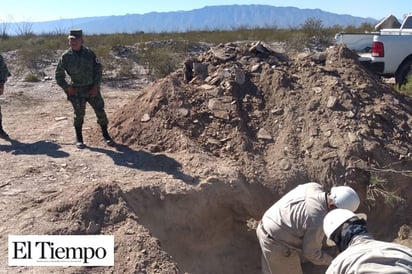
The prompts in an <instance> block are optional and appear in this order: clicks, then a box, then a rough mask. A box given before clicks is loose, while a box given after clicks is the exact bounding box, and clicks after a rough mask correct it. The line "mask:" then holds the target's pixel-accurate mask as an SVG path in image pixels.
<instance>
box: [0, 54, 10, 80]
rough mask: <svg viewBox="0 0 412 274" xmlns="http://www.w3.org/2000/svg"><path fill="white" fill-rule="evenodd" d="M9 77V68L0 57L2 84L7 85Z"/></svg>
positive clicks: (0, 78)
mask: <svg viewBox="0 0 412 274" xmlns="http://www.w3.org/2000/svg"><path fill="white" fill-rule="evenodd" d="M9 76H10V72H9V69H8V68H7V64H6V63H5V62H4V59H3V56H1V55H0V83H5V82H6V81H7V77H9Z"/></svg>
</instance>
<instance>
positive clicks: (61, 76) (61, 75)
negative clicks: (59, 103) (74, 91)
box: [54, 57, 69, 90]
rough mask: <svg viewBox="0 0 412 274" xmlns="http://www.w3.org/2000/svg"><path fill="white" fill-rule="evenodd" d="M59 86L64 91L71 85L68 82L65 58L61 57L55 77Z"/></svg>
mask: <svg viewBox="0 0 412 274" xmlns="http://www.w3.org/2000/svg"><path fill="white" fill-rule="evenodd" d="M54 77H55V79H56V82H57V84H58V85H59V86H60V87H61V88H62V89H64V90H66V89H67V87H68V86H69V84H68V83H67V81H66V70H65V68H64V66H63V57H60V59H59V62H58V63H57V67H56V71H55V75H54Z"/></svg>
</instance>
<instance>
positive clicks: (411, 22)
mask: <svg viewBox="0 0 412 274" xmlns="http://www.w3.org/2000/svg"><path fill="white" fill-rule="evenodd" d="M402 28H403V29H412V16H408V18H406V20H405V22H404V23H403V26H402Z"/></svg>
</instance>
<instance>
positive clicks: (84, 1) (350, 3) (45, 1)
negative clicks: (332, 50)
mask: <svg viewBox="0 0 412 274" xmlns="http://www.w3.org/2000/svg"><path fill="white" fill-rule="evenodd" d="M3 4H4V3H3ZM234 4H238V5H249V4H263V5H271V6H276V7H297V8H301V9H321V10H324V11H328V12H333V13H338V14H349V15H353V16H360V17H372V18H375V19H378V20H379V19H382V18H384V17H386V16H387V15H389V14H393V15H395V16H396V17H397V18H399V19H402V17H403V15H404V14H406V13H409V12H412V1H411V0H392V1H387V0H385V1H377V0H374V1H371V0H334V1H332V0H283V1H282V0H271V1H270V0H235V1H225V0H216V1H214V0H204V1H202V0H197V1H196V0H190V1H189V0H176V1H173V0H143V1H138V0H115V1H110V0H70V1H68V0H11V1H7V4H4V5H1V8H0V22H21V21H30V22H39V21H50V20H59V19H69V18H81V17H94V16H106V15H125V14H144V13H149V12H165V11H179V10H185V11H187V10H193V9H199V8H203V7H205V6H219V5H234Z"/></svg>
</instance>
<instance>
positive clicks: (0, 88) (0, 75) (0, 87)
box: [0, 55, 10, 139]
mask: <svg viewBox="0 0 412 274" xmlns="http://www.w3.org/2000/svg"><path fill="white" fill-rule="evenodd" d="M9 76H10V72H9V69H8V68H7V65H6V63H5V62H4V59H3V56H1V55H0V95H2V94H3V92H4V83H6V81H7V77H9ZM0 137H1V138H3V139H9V135H8V134H7V133H6V132H5V131H4V130H3V119H2V115H1V107H0Z"/></svg>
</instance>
